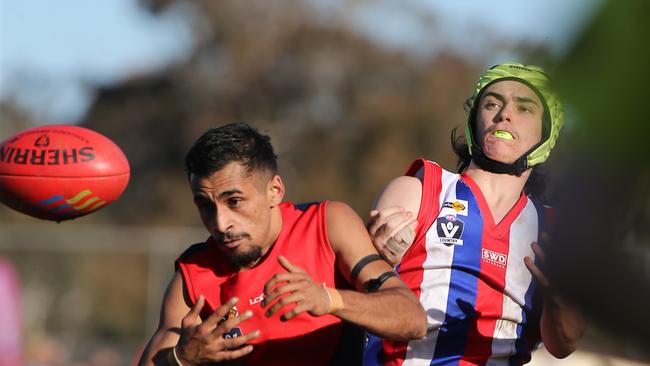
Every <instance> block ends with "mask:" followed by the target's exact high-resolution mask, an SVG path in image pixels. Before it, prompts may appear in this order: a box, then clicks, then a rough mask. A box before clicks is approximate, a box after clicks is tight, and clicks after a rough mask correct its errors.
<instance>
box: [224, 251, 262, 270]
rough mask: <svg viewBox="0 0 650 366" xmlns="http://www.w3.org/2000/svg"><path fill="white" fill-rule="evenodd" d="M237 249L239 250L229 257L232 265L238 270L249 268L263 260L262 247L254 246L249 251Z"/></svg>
mask: <svg viewBox="0 0 650 366" xmlns="http://www.w3.org/2000/svg"><path fill="white" fill-rule="evenodd" d="M237 249H238V250H236V251H235V252H233V253H230V254H229V255H228V259H229V260H230V263H232V264H233V265H234V266H235V267H237V268H242V267H248V266H249V265H251V264H252V263H254V262H255V261H257V260H258V259H260V258H262V248H261V247H260V246H253V247H251V248H249V249H240V248H237Z"/></svg>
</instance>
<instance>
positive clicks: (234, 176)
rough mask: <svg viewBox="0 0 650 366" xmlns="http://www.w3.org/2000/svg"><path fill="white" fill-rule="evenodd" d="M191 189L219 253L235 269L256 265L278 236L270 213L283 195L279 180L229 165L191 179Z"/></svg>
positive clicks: (236, 163) (238, 166)
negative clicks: (212, 172)
mask: <svg viewBox="0 0 650 366" xmlns="http://www.w3.org/2000/svg"><path fill="white" fill-rule="evenodd" d="M190 186H191V188H192V193H193V194H194V203H195V204H196V207H197V208H198V210H199V214H200V215H201V220H202V221H203V225H205V227H206V228H207V229H208V231H209V232H210V234H211V235H212V238H213V239H214V240H215V242H216V244H217V245H218V247H219V250H221V251H222V252H223V253H224V254H225V255H226V257H228V258H229V259H230V261H231V262H232V263H233V264H234V265H236V266H238V267H249V266H253V265H255V264H256V263H257V261H258V260H259V258H260V257H261V256H263V255H264V254H266V251H267V250H268V248H269V247H270V246H271V245H272V244H273V241H274V240H275V237H274V234H275V235H277V233H276V231H277V230H275V228H276V227H277V223H275V222H273V216H272V215H271V211H272V210H271V209H272V208H273V207H274V206H277V205H278V204H279V203H280V201H281V200H282V194H283V193H284V187H283V185H282V180H281V179H280V176H278V175H275V176H272V177H271V173H268V172H259V171H255V172H252V173H248V172H246V170H245V168H244V167H243V166H242V165H241V164H240V163H238V162H232V163H229V164H227V165H226V166H225V167H223V168H222V169H221V170H219V171H217V172H215V173H214V174H212V175H211V176H209V177H198V176H194V175H191V176H190ZM280 225H281V223H280Z"/></svg>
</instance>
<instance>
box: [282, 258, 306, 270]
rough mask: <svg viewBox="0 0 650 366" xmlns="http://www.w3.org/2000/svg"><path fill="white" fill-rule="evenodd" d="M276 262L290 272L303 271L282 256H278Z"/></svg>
mask: <svg viewBox="0 0 650 366" xmlns="http://www.w3.org/2000/svg"><path fill="white" fill-rule="evenodd" d="M278 262H280V264H281V265H282V267H284V268H285V269H286V270H287V271H289V272H290V273H305V271H303V270H302V268H299V267H296V266H294V265H293V264H292V263H291V262H289V260H288V259H287V258H285V257H283V256H279V257H278Z"/></svg>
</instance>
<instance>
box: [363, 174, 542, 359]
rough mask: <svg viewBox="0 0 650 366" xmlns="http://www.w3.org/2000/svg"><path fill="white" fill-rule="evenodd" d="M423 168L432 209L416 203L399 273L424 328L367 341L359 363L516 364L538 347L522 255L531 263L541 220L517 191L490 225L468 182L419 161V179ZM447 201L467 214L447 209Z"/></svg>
mask: <svg viewBox="0 0 650 366" xmlns="http://www.w3.org/2000/svg"><path fill="white" fill-rule="evenodd" d="M427 169H429V172H431V171H433V175H434V176H436V177H439V178H437V179H433V181H432V182H431V181H430V182H429V184H424V185H423V201H425V202H429V203H432V204H430V205H429V207H428V208H427V207H425V205H424V204H423V205H422V206H421V208H420V211H421V212H420V213H419V214H418V222H427V224H426V226H424V227H421V228H419V230H418V237H419V239H418V240H417V241H416V243H414V245H413V246H412V248H411V249H410V250H409V252H407V253H406V254H405V256H404V258H403V260H402V263H401V265H400V268H399V270H398V271H399V273H400V276H401V277H402V279H403V280H404V282H405V283H406V284H407V285H408V286H409V287H410V288H411V289H412V290H413V291H414V292H415V294H416V296H418V297H419V299H420V302H421V303H422V305H423V307H424V308H425V310H426V312H427V314H428V323H429V324H428V328H429V331H428V333H427V336H426V337H425V338H423V339H420V340H414V341H410V342H408V343H406V342H390V341H386V340H384V341H383V342H381V341H379V340H378V339H376V338H375V337H371V338H370V340H369V344H368V347H367V349H366V355H365V359H364V364H365V365H392V366H397V365H486V364H487V365H521V364H522V363H524V362H527V361H528V360H529V359H530V352H531V350H532V349H533V348H534V347H535V346H536V345H537V344H538V343H539V339H540V337H539V315H540V313H541V304H539V303H538V302H537V300H538V291H536V288H535V281H534V280H533V278H532V274H531V273H530V272H529V271H528V269H527V268H526V267H525V264H524V262H523V258H524V256H530V257H531V258H534V253H533V252H532V249H531V247H530V244H531V243H532V242H533V241H536V240H538V233H539V232H541V228H542V227H544V224H545V223H544V217H545V215H542V209H540V206H539V205H537V204H536V203H535V202H533V201H532V200H530V199H528V197H526V196H525V195H523V194H522V195H521V196H520V198H519V200H518V202H517V203H516V204H515V206H514V207H513V208H512V209H511V210H510V212H509V213H508V214H507V215H506V216H505V217H504V218H503V219H501V221H500V222H499V223H495V222H494V218H493V216H492V213H491V212H490V210H489V207H488V205H487V202H486V200H485V197H484V196H483V194H482V193H481V191H480V189H479V187H478V185H477V184H476V183H475V182H474V181H473V180H472V179H471V177H469V176H466V175H463V176H459V175H457V174H453V173H449V172H447V171H445V170H443V169H441V168H440V167H439V166H438V165H437V164H435V163H431V162H426V163H425V173H424V176H425V180H426V176H427V173H426V171H427ZM429 174H431V173H429ZM454 202H463V203H466V209H467V210H466V211H465V210H464V209H458V210H454V205H453V204H452V203H454ZM431 215H433V216H432V217H433V219H431V220H429V219H426V218H427V217H431ZM443 224H445V225H447V227H446V230H445V229H444V228H443V227H442V226H441V225H443ZM456 226H457V227H458V228H459V229H458V230H459V231H460V230H462V235H461V236H460V237H458V235H454V232H455V227H456ZM452 239H456V240H452Z"/></svg>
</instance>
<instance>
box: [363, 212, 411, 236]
mask: <svg viewBox="0 0 650 366" xmlns="http://www.w3.org/2000/svg"><path fill="white" fill-rule="evenodd" d="M398 214H406V216H407V217H408V218H410V216H412V214H411V213H410V212H408V211H407V212H406V213H404V208H403V207H400V206H391V207H387V208H385V209H382V210H372V211H370V220H369V222H368V232H369V233H370V236H373V237H374V236H375V235H376V234H377V231H378V230H379V229H380V228H381V227H382V226H384V225H386V223H387V222H388V220H389V219H390V218H391V217H393V216H395V215H398Z"/></svg>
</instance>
